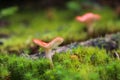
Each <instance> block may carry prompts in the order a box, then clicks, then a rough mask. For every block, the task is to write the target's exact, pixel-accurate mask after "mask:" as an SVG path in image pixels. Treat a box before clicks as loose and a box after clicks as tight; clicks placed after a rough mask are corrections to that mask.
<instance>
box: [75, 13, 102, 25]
mask: <svg viewBox="0 0 120 80" xmlns="http://www.w3.org/2000/svg"><path fill="white" fill-rule="evenodd" d="M99 19H100V15H98V14H93V13H86V14H84V15H83V16H77V17H76V20H77V21H79V22H82V23H86V24H90V23H92V22H94V21H96V20H99Z"/></svg>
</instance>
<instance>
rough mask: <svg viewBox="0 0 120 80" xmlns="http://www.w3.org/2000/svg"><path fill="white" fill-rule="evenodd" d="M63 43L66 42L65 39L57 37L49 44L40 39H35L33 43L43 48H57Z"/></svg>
mask: <svg viewBox="0 0 120 80" xmlns="http://www.w3.org/2000/svg"><path fill="white" fill-rule="evenodd" d="M63 41H64V39H63V38H62V37H56V38H55V39H53V40H52V41H50V42H49V43H46V42H43V41H42V40H40V39H33V42H34V43H35V44H37V45H39V46H41V47H43V48H55V47H57V46H58V45H60V44H61V43H62V42H63Z"/></svg>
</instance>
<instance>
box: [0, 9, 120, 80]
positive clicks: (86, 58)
mask: <svg viewBox="0 0 120 80" xmlns="http://www.w3.org/2000/svg"><path fill="white" fill-rule="evenodd" d="M90 11H91V10H88V11H84V12H83V13H85V12H90ZM91 12H94V13H97V14H99V15H101V20H100V21H98V22H96V23H95V24H94V29H95V30H94V36H98V37H99V36H102V35H104V34H106V33H113V32H118V31H120V19H117V16H116V14H115V13H114V12H113V11H112V10H110V9H105V8H104V9H100V10H92V11H91ZM83 13H79V15H81V14H83ZM71 15H73V16H71ZM75 16H77V15H74V14H72V13H70V11H63V10H59V11H58V10H56V9H53V10H52V18H50V19H49V17H48V16H47V14H46V11H42V12H39V11H38V12H32V11H30V12H26V11H23V12H19V13H16V14H15V15H13V16H10V17H9V18H8V20H9V21H10V23H11V25H9V26H7V29H6V28H1V29H0V33H5V34H8V35H9V38H1V39H0V40H1V41H3V43H4V44H3V45H1V46H0V78H1V79H2V80H8V79H10V80H119V79H120V63H119V60H117V59H116V58H114V57H113V55H112V54H111V53H110V52H106V50H104V49H98V48H93V47H78V48H75V49H73V50H72V51H68V52H65V53H60V54H55V55H54V57H53V62H54V68H53V69H51V68H50V64H49V61H47V60H46V59H43V58H40V59H37V60H32V59H29V58H26V57H22V56H16V55H8V54H9V52H8V51H9V50H11V51H12V50H13V51H20V50H23V51H25V52H26V53H29V51H28V48H29V47H30V46H33V45H34V44H33V43H32V39H33V38H39V39H42V40H44V41H50V40H51V39H53V38H54V37H56V36H61V37H63V38H64V39H65V41H64V43H63V45H65V44H67V43H71V42H75V41H83V40H86V39H88V38H92V36H88V34H87V32H86V31H85V30H84V26H85V25H84V24H82V23H79V22H77V21H76V20H75ZM117 52H118V54H120V51H119V50H117ZM6 53H8V54H6ZM71 56H74V57H71Z"/></svg>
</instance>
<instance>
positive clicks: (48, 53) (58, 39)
mask: <svg viewBox="0 0 120 80" xmlns="http://www.w3.org/2000/svg"><path fill="white" fill-rule="evenodd" d="M63 41H64V39H63V38H62V37H56V38H55V39H53V40H52V41H50V42H49V43H46V42H44V41H42V40H40V39H33V42H34V43H35V44H37V45H39V46H41V47H42V48H43V49H44V50H45V57H46V58H47V59H49V60H50V62H51V65H52V66H53V61H52V57H53V55H54V54H55V52H52V49H55V48H56V47H58V46H59V45H60V44H61V43H62V42H63Z"/></svg>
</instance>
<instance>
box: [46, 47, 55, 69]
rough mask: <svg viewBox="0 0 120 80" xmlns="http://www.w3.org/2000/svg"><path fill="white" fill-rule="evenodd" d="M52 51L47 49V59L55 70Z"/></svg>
mask: <svg viewBox="0 0 120 80" xmlns="http://www.w3.org/2000/svg"><path fill="white" fill-rule="evenodd" d="M52 56H53V53H52V49H45V57H46V58H47V59H49V60H50V66H51V67H52V68H53V66H54V65H53V61H52Z"/></svg>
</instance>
